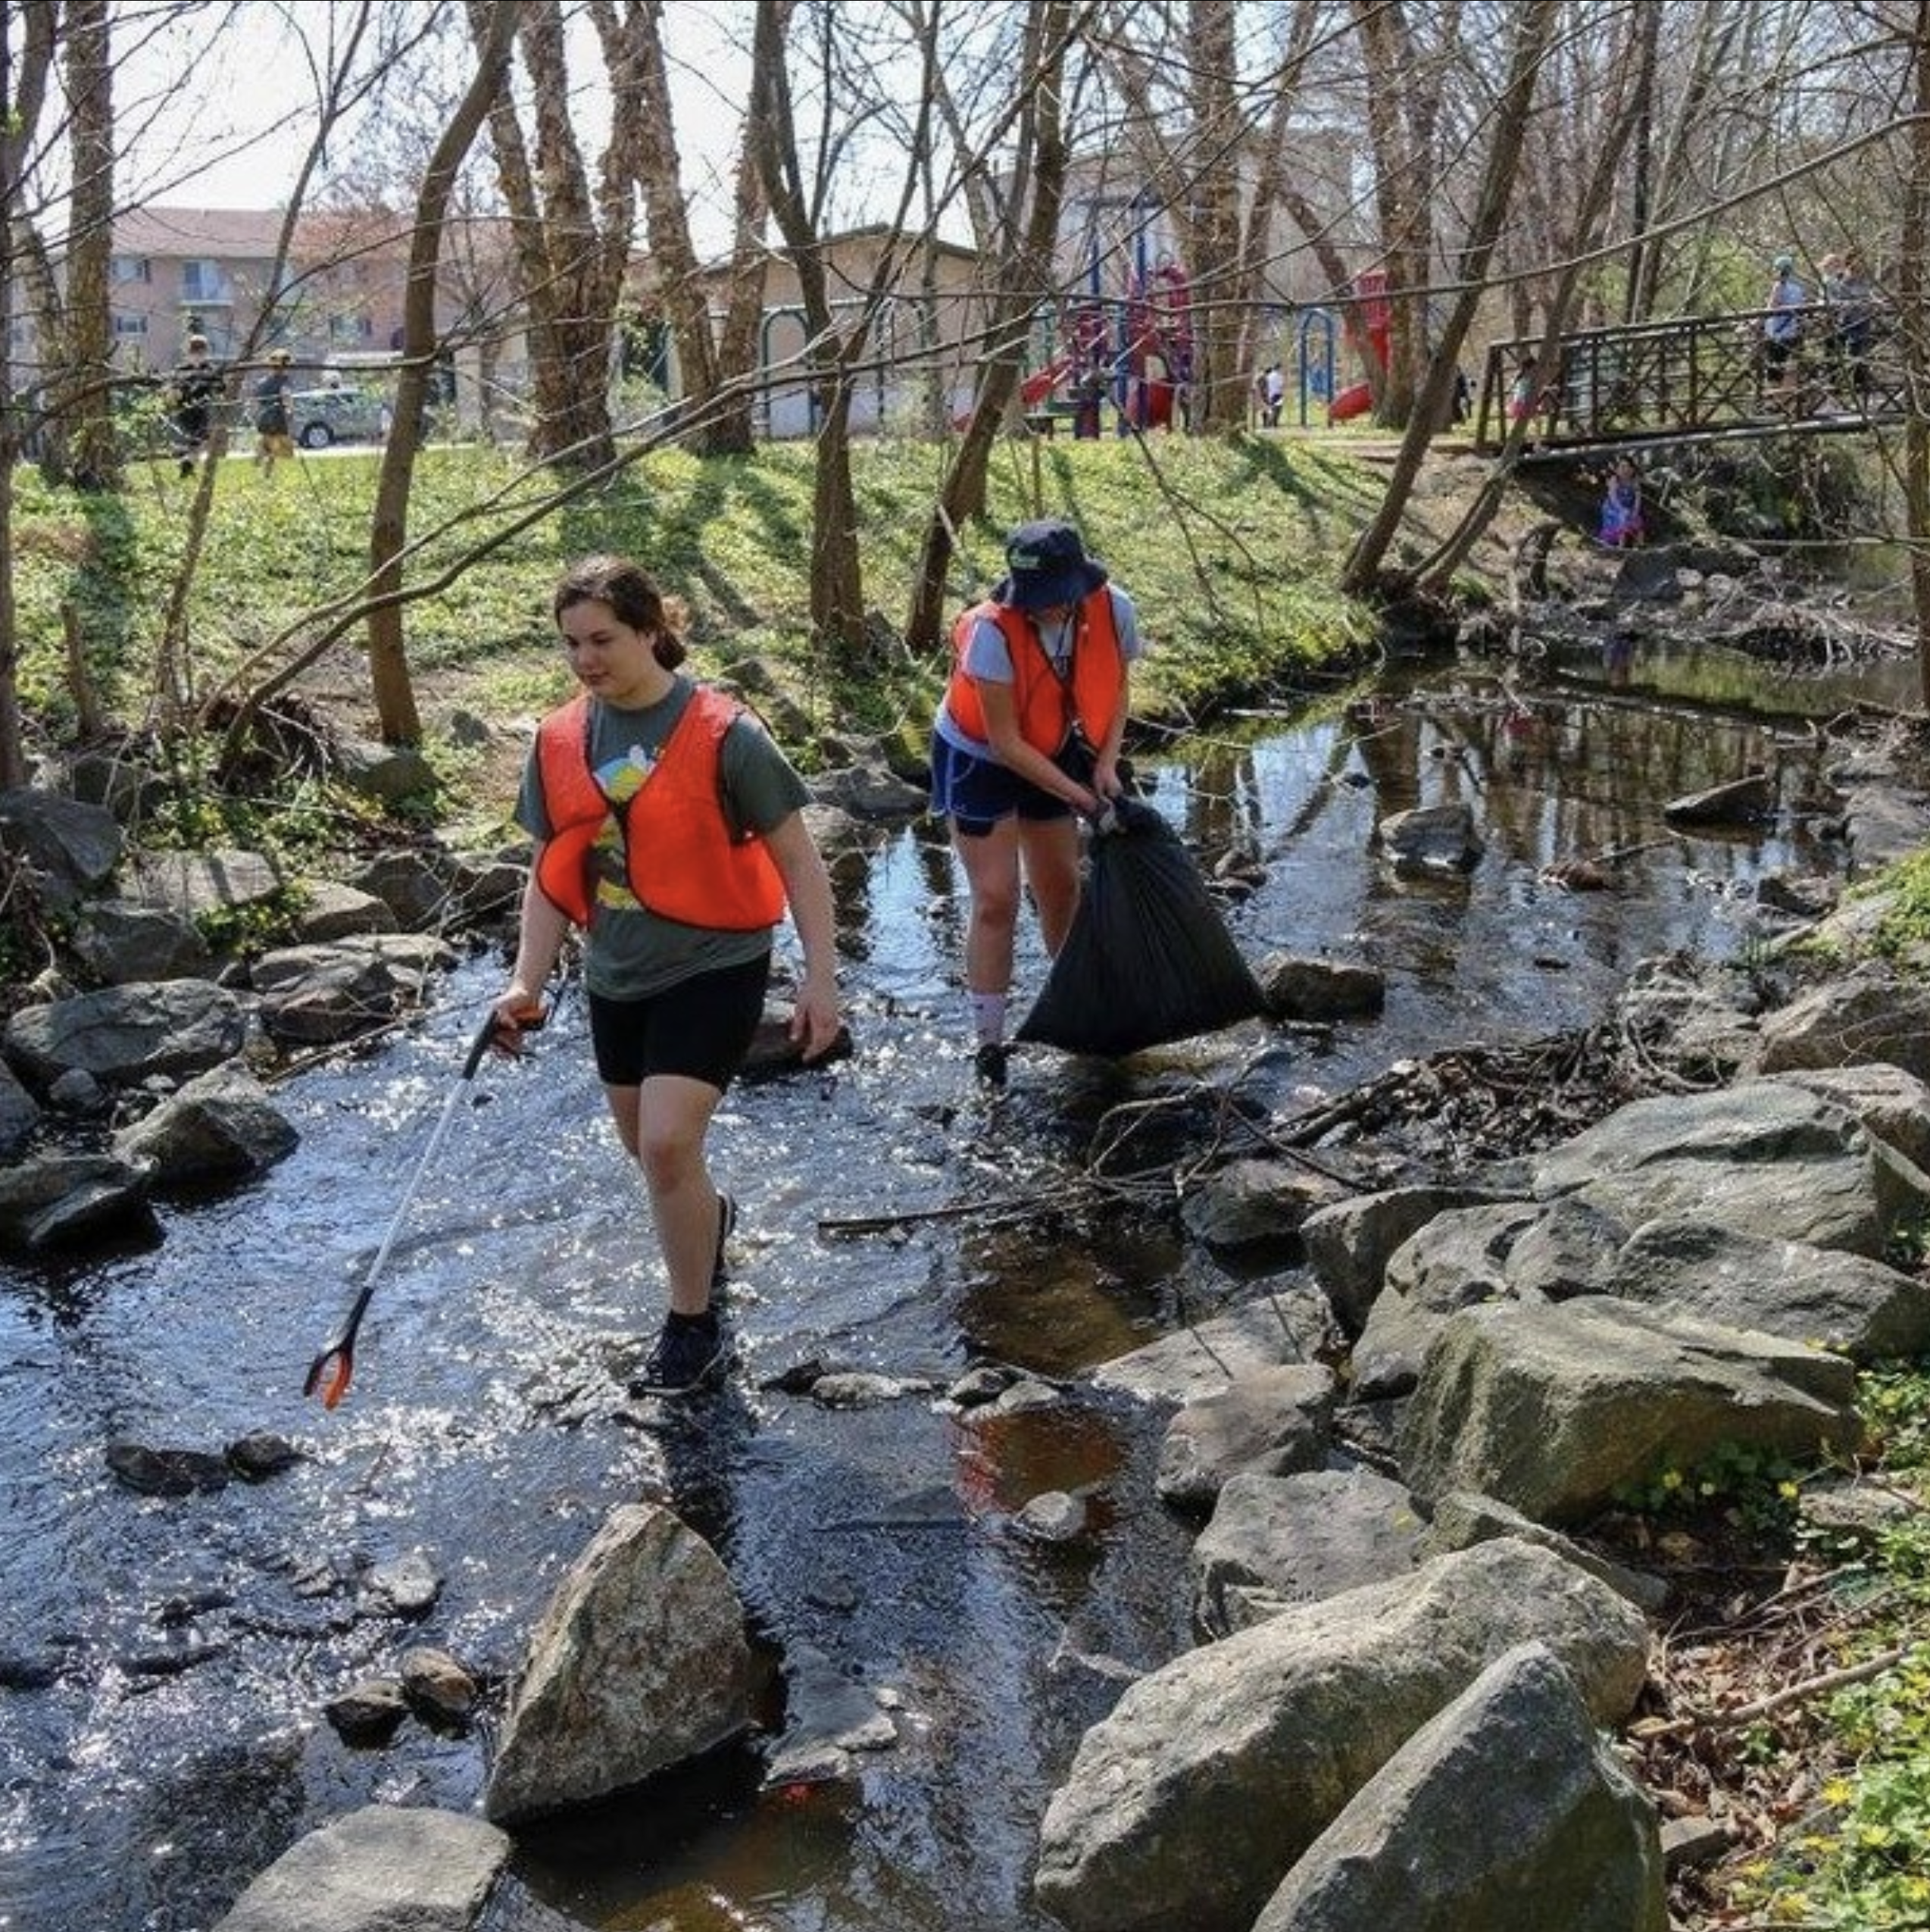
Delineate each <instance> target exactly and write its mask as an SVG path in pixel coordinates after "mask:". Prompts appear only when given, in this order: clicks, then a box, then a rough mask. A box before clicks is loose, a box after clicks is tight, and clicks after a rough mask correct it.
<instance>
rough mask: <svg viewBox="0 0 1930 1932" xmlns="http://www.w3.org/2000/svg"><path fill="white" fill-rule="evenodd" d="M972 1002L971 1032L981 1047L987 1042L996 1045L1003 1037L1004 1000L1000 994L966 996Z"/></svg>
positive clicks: (1003, 996) (1004, 997) (1002, 994)
mask: <svg viewBox="0 0 1930 1932" xmlns="http://www.w3.org/2000/svg"><path fill="white" fill-rule="evenodd" d="M968 997H969V998H970V1000H971V1002H972V1030H973V1033H975V1034H976V1036H977V1037H978V1042H979V1045H980V1046H984V1045H985V1043H987V1042H988V1041H991V1042H992V1043H994V1044H996V1043H998V1042H999V1041H1001V1040H1002V1039H1004V1037H1005V1000H1006V996H1005V995H1004V993H973V994H970V995H969V996H968Z"/></svg>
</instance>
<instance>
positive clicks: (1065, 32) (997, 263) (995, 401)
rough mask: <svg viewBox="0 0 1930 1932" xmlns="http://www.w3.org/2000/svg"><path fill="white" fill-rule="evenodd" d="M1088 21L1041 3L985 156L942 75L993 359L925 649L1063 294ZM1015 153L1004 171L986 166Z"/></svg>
mask: <svg viewBox="0 0 1930 1932" xmlns="http://www.w3.org/2000/svg"><path fill="white" fill-rule="evenodd" d="M1081 23H1082V16H1080V15H1076V14H1075V12H1074V10H1073V7H1072V5H1070V0H1033V3H1032V5H1029V6H1028V7H1027V8H1026V12H1025V16H1024V26H1023V37H1022V39H1021V41H1020V46H1019V48H1018V50H1017V56H1018V57H1017V60H1016V61H1013V63H1012V64H1011V68H1010V70H1011V71H1012V72H1013V73H1014V74H1015V75H1016V77H1017V88H1016V92H1014V93H1013V95H1012V97H1011V98H1010V100H1009V102H1007V104H1006V105H1004V107H1003V108H1002V109H1001V111H1000V113H999V114H998V116H997V117H996V119H995V123H994V125H993V129H992V134H991V136H990V137H989V139H988V142H987V143H986V145H985V147H984V148H982V150H974V148H973V145H972V144H971V143H970V141H969V139H968V138H967V136H965V134H964V131H963V130H964V122H963V115H962V114H960V111H959V109H958V107H957V102H956V101H955V99H954V97H953V95H952V93H951V89H950V87H949V85H948V83H947V82H946V81H945V78H944V77H943V76H942V75H941V76H940V77H939V78H938V83H937V84H938V88H939V95H938V99H939V102H940V105H941V108H942V111H944V113H945V117H946V120H947V121H948V124H949V125H950V126H951V127H952V130H953V139H954V142H956V143H957V144H958V145H960V148H961V149H962V150H963V153H964V156H965V159H964V161H963V177H964V179H965V180H966V182H967V188H968V198H969V199H970V202H971V205H972V208H973V224H974V227H976V230H977V231H978V236H979V252H980V253H981V255H982V256H984V257H985V258H987V259H988V261H989V262H990V263H991V264H992V289H991V302H990V314H989V315H988V320H987V323H986V328H985V354H984V355H983V356H982V358H980V361H979V370H978V378H977V387H976V394H975V395H974V397H973V405H972V411H971V414H970V417H968V418H967V421H966V425H965V433H964V436H963V440H962V441H961V442H960V444H959V446H958V448H957V451H956V452H955V453H954V455H953V457H952V458H951V463H950V464H949V465H948V467H947V469H946V471H945V477H944V478H943V480H942V482H941V483H940V484H939V486H938V501H937V503H936V505H935V506H934V508H933V511H932V518H931V521H930V522H929V524H928V525H927V526H926V532H925V541H924V545H923V551H922V552H921V554H920V558H919V567H918V575H917V580H916V581H915V583H914V584H913V589H912V596H911V607H910V614H909V615H908V617H907V620H906V624H905V630H906V634H907V636H908V637H909V638H910V642H911V643H912V646H913V648H914V649H929V648H931V647H932V646H934V645H935V643H936V642H938V638H939V636H940V635H941V633H942V629H943V625H944V621H945V602H946V598H945V580H946V574H947V572H948V568H949V567H950V564H951V557H952V553H953V550H954V546H955V542H956V539H957V531H958V530H960V527H962V526H963V524H965V522H966V521H967V519H969V518H970V517H975V516H977V515H979V514H980V513H981V512H982V511H983V510H984V508H985V478H986V474H987V472H988V468H989V467H990V464H991V461H992V449H993V446H994V445H995V442H996V441H997V439H998V433H999V430H1000V429H1001V427H1002V426H1003V425H1004V421H1005V420H1006V416H1007V411H1009V409H1010V407H1011V404H1012V401H1013V397H1014V396H1016V395H1017V394H1018V392H1019V384H1020V378H1021V377H1022V376H1023V374H1024V370H1025V353H1026V339H1027V336H1028V333H1029V325H1030V322H1031V318H1032V314H1033V313H1034V311H1035V310H1036V309H1037V308H1038V305H1039V303H1040V302H1041V301H1042V299H1044V298H1045V296H1046V295H1047V294H1048V292H1050V291H1051V289H1052V288H1053V286H1054V276H1053V256H1054V247H1055V244H1056V243H1057V239H1058V233H1059V223H1060V211H1061V210H1062V209H1063V207H1064V205H1065V194H1066V164H1067V156H1066V134H1065V120H1064V112H1063V110H1064V104H1065V78H1066V59H1067V55H1068V53H1069V51H1070V48H1072V46H1073V44H1074V36H1075V33H1076V30H1077V28H1078V27H1079V24H1081ZM1007 133H1010V139H1011V145H1010V152H1009V153H1007V154H1004V155H1003V160H1004V166H1003V167H1002V168H1001V169H998V170H994V169H993V168H992V167H991V166H990V165H989V164H988V157H989V156H990V155H992V154H993V153H996V152H1000V151H1001V146H1002V144H1003V142H1004V139H1005V137H1006V136H1007Z"/></svg>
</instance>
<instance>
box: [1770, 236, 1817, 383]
mask: <svg viewBox="0 0 1930 1932" xmlns="http://www.w3.org/2000/svg"><path fill="white" fill-rule="evenodd" d="M1809 300H1810V292H1809V291H1808V289H1806V288H1804V286H1803V284H1802V283H1801V282H1800V281H1799V280H1797V275H1796V258H1795V257H1794V255H1778V256H1777V257H1776V258H1775V264H1774V273H1773V274H1772V277H1771V279H1770V282H1769V295H1768V298H1767V299H1766V301H1765V302H1764V303H1763V307H1764V308H1766V309H1767V310H1768V311H1769V313H1768V314H1766V315H1765V316H1764V317H1763V387H1764V389H1766V391H1767V392H1768V393H1769V395H1770V396H1771V397H1772V399H1774V400H1775V401H1776V402H1779V404H1780V405H1781V406H1782V408H1785V409H1790V408H1794V406H1795V403H1796V402H1797V398H1798V396H1799V395H1800V393H1801V390H1802V377H1803V356H1802V351H1803V311H1804V308H1807V306H1808V304H1809Z"/></svg>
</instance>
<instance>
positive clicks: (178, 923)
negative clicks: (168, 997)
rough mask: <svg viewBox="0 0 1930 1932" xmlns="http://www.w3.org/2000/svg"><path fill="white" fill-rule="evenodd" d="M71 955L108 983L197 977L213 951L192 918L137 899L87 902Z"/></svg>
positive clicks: (210, 964)
mask: <svg viewBox="0 0 1930 1932" xmlns="http://www.w3.org/2000/svg"><path fill="white" fill-rule="evenodd" d="M69 943H70V945H71V946H72V947H73V956H74V957H75V958H77V960H79V961H80V963H81V964H82V965H83V966H84V967H86V969H87V971H89V973H90V974H92V975H93V977H95V979H97V980H100V981H101V982H102V983H104V984H105V985H108V986H130V985H134V984H136V983H139V982H140V981H142V980H189V979H198V978H200V977H201V976H203V975H204V974H207V973H208V972H210V971H211V970H212V969H213V967H214V954H213V952H211V950H210V949H209V947H208V942H207V940H206V939H204V938H203V937H202V936H201V930H200V928H199V927H197V926H196V925H195V924H194V922H193V921H192V920H190V919H187V918H183V916H182V915H181V914H180V913H178V912H171V911H167V909H166V908H163V907H161V906H157V905H146V904H144V903H143V902H142V901H141V900H139V899H93V900H90V901H89V902H88V903H87V904H86V905H85V906H84V907H83V908H82V910H81V914H80V918H78V919H77V921H75V924H74V928H73V936H72V938H71V939H70V941H69Z"/></svg>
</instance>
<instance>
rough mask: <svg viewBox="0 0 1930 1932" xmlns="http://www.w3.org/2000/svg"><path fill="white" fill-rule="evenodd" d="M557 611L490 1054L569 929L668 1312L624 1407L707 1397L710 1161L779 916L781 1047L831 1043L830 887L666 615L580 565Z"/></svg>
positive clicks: (786, 801)
mask: <svg viewBox="0 0 1930 1932" xmlns="http://www.w3.org/2000/svg"><path fill="white" fill-rule="evenodd" d="M553 614H554V617H555V621H556V624H557V629H558V630H560V631H561V634H562V639H563V649H564V655H565V656H566V657H567V659H568V660H569V664H570V670H571V671H572V672H573V674H575V676H576V680H577V681H578V683H579V684H580V685H581V686H582V691H581V692H579V694H578V696H576V698H575V699H573V700H572V701H571V702H570V703H568V704H567V705H564V706H562V707H561V709H559V710H557V711H553V712H551V714H550V715H549V716H548V717H545V719H544V720H543V721H542V724H541V725H540V726H539V727H538V730H537V733H536V744H535V746H534V747H533V748H532V751H531V752H530V755H529V761H528V763H527V764H526V767H525V768H524V772H523V786H522V791H521V794H520V796H519V798H518V799H517V808H516V817H517V823H518V824H520V825H521V826H522V827H523V829H524V830H526V831H527V832H528V833H529V835H530V836H531V838H532V839H533V840H534V841H535V849H534V852H533V855H532V860H531V864H530V869H529V883H528V884H527V886H526V887H525V889H524V892H523V910H522V917H521V921H520V931H519V936H518V940H517V952H516V963H515V965H514V968H513V969H512V971H511V975H510V980H509V984H508V985H507V986H506V987H505V988H504V990H503V993H502V994H501V996H500V997H499V998H498V1000H497V1002H496V1008H495V1010H496V1014H497V1017H498V1021H499V1023H500V1032H499V1039H500V1040H501V1043H502V1044H503V1045H504V1048H505V1049H507V1050H514V1045H515V1042H516V1038H517V1031H518V1030H519V1029H520V1027H524V1026H526V1025H528V1024H530V1022H531V1020H532V1016H534V1015H536V1014H538V1013H539V1012H540V1011H541V995H542V989H543V987H544V986H545V984H547V983H548V980H549V977H550V975H551V972H552V971H554V969H555V966H556V961H557V955H558V953H559V952H560V951H561V948H562V945H563V941H564V936H565V934H566V933H567V930H568V929H569V927H570V926H571V925H573V924H574V925H576V926H579V927H582V928H583V929H584V933H585V939H584V944H583V983H584V987H585V989H586V993H587V995H588V999H589V1017H590V1036H591V1041H592V1047H593V1049H594V1051H595V1056H596V1065H597V1072H598V1077H600V1078H601V1080H602V1083H603V1090H604V1098H605V1099H606V1100H607V1103H608V1105H609V1108H610V1113H611V1118H612V1120H613V1121H614V1122H615V1123H616V1127H617V1135H618V1136H619V1138H620V1140H622V1142H623V1146H624V1149H625V1150H626V1152H628V1153H629V1155H630V1157H631V1158H632V1160H634V1161H636V1163H637V1165H638V1166H639V1168H641V1169H642V1174H643V1179H644V1184H645V1189H646V1190H647V1191H648V1195H649V1197H650V1206H651V1215H652V1216H653V1218H654V1221H655V1223H656V1227H657V1245H658V1246H659V1248H660V1249H661V1252H662V1254H663V1258H664V1272H665V1274H666V1275H667V1277H668V1279H669V1286H670V1311H669V1313H668V1315H667V1317H666V1318H665V1320H664V1327H663V1330H662V1333H661V1335H660V1336H659V1337H658V1340H657V1345H656V1347H655V1348H654V1349H653V1350H652V1351H651V1355H650V1357H649V1359H648V1361H647V1362H646V1364H645V1368H644V1371H643V1373H642V1375H641V1376H640V1377H639V1378H638V1379H637V1380H636V1382H634V1383H632V1393H638V1394H649V1395H676V1394H682V1393H686V1392H688V1391H689V1390H694V1389H698V1388H701V1387H703V1386H707V1385H708V1384H710V1383H714V1382H715V1381H716V1380H718V1379H720V1377H722V1375H723V1373H724V1372H725V1371H726V1369H727V1368H728V1367H729V1361H730V1355H731V1351H730V1348H729V1342H728V1340H727V1339H726V1336H725V1335H724V1333H723V1329H722V1327H721V1325H720V1322H719V1320H718V1316H717V1310H716V1309H715V1308H714V1307H713V1306H712V1305H711V1302H712V1296H713V1294H714V1291H715V1290H716V1289H717V1288H718V1287H719V1286H720V1285H721V1284H722V1282H723V1278H724V1243H725V1241H726V1238H727V1237H728V1236H729V1233H730V1231H731V1229H732V1226H733V1224H735V1219H736V1207H735V1202H733V1201H732V1199H731V1198H730V1196H728V1195H726V1194H721V1193H719V1192H718V1191H717V1188H716V1186H715V1185H714V1183H713V1182H712V1180H711V1178H710V1171H709V1168H708V1167H707V1165H706V1162H705V1160H704V1140H705V1137H706V1136H707V1133H708V1132H709V1130H710V1120H711V1117H712V1115H713V1114H714V1113H715V1112H716V1111H717V1104H718V1102H720V1100H721V1099H723V1095H724V1091H725V1089H726V1088H727V1087H728V1086H729V1084H730V1082H731V1080H732V1078H733V1077H734V1076H735V1074H736V1072H737V1071H738V1069H739V1067H741V1066H742V1064H743V1061H744V1058H745V1054H746V1053H747V1052H748V1051H749V1049H750V1045H751V1038H752V1036H753V1035H754V1033H755V1031H756V1030H757V1023H758V1021H760V1019H761V1018H762V1017H763V1014H764V993H765V988H766V986H767V982H768V980H769V978H770V954H771V929H772V927H773V926H774V925H775V924H776V923H777V921H779V919H781V918H782V917H783V914H784V909H785V905H786V903H787V902H788V903H789V907H790V911H791V918H792V923H793V924H794V925H795V927H796V929H797V933H798V939H799V941H800V943H801V945H802V946H803V948H804V979H803V981H802V983H801V985H800V986H798V992H797V998H796V1002H795V1008H794V1011H793V1014H792V1021H791V1032H792V1037H793V1038H794V1039H796V1040H797V1041H798V1043H799V1044H800V1046H801V1048H802V1049H803V1052H804V1058H806V1059H807V1060H809V1059H814V1058H817V1056H818V1055H820V1054H823V1052H826V1050H827V1049H829V1047H830V1046H832V1044H833V1043H834V1042H835V1040H836V1039H837V1038H838V1036H839V1031H840V1021H839V1014H838V984H837V975H836V961H835V932H834V927H833V923H832V899H831V886H830V881H829V878H828V877H827V876H826V873H825V869H824V863H823V859H822V858H820V855H819V853H818V850H817V846H816V845H815V844H814V843H813V841H812V839H811V836H810V832H809V831H808V830H807V828H806V827H805V824H804V819H803V817H802V815H801V807H802V806H803V805H804V803H805V802H806V799H807V793H806V792H805V789H804V783H803V781H802V780H801V779H800V778H799V777H798V774H797V773H796V772H795V771H794V770H793V769H792V767H791V765H790V764H789V761H787V760H786V759H785V756H784V755H783V753H782V752H780V751H779V749H777V747H776V746H775V745H774V744H773V742H771V740H770V738H769V737H768V736H766V734H765V733H764V730H763V729H762V727H760V725H759V724H757V721H756V720H755V719H754V718H753V717H751V715H750V714H748V712H746V711H744V710H743V709H742V707H741V706H739V705H736V704H735V703H734V702H732V700H730V699H728V698H726V697H725V696H723V694H722V693H721V692H717V691H713V690H710V689H707V688H706V687H705V686H702V685H699V684H697V683H694V682H693V681H692V680H691V679H690V678H689V677H685V676H683V675H682V674H680V673H679V671H678V668H677V667H678V666H679V664H682V661H683V659H684V655H685V652H684V646H683V642H682V639H681V637H680V636H679V634H678V633H679V630H680V629H681V627H682V616H683V612H682V606H681V605H679V604H678V603H677V602H676V601H675V600H674V599H667V598H665V597H664V596H663V595H662V594H661V592H659V591H658V589H657V586H656V585H655V584H654V583H652V582H651V580H650V578H649V577H648V576H646V575H645V573H644V572H643V571H642V570H640V569H639V567H637V566H636V564H633V563H630V562H629V561H626V559H624V558H617V557H592V558H586V559H585V560H584V561H582V563H580V564H577V565H576V567H574V568H573V570H572V571H570V573H569V574H567V576H566V577H564V580H563V581H562V583H561V584H560V585H559V586H557V591H556V594H555V597H554V603H553Z"/></svg>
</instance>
